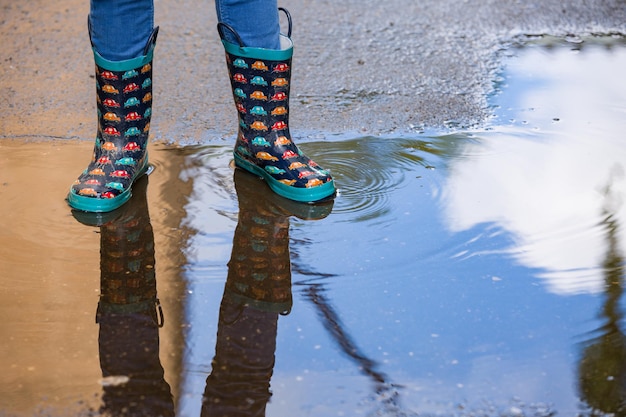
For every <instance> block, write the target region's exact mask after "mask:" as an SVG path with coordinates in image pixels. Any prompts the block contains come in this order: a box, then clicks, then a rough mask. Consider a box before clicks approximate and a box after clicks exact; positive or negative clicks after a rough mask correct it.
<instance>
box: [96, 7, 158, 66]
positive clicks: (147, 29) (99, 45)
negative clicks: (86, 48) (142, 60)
mask: <svg viewBox="0 0 626 417" xmlns="http://www.w3.org/2000/svg"><path fill="white" fill-rule="evenodd" d="M90 6H91V9H90V13H89V26H90V36H91V42H92V44H93V47H94V48H95V49H96V51H97V52H98V53H99V54H100V55H101V56H102V57H103V58H105V59H107V60H109V61H124V60H127V59H132V58H136V57H138V56H140V55H142V52H143V50H144V47H145V46H146V42H147V41H148V38H149V37H150V34H151V33H152V29H153V26H154V3H153V0H91V4H90Z"/></svg>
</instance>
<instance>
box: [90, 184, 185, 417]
mask: <svg viewBox="0 0 626 417" xmlns="http://www.w3.org/2000/svg"><path fill="white" fill-rule="evenodd" d="M147 183H148V180H147V177H145V176H144V177H142V178H141V179H139V180H138V181H137V183H136V184H135V187H134V193H133V197H132V198H131V199H130V201H129V202H128V203H127V204H125V205H124V206H123V207H122V208H120V209H118V211H116V212H115V213H116V218H115V219H114V220H112V221H109V222H107V223H105V224H103V225H101V227H100V232H101V237H100V242H101V243H100V244H101V246H100V271H101V279H100V287H101V288H100V291H101V294H100V302H99V303H98V312H97V316H96V320H97V322H98V323H99V325H100V335H99V347H100V366H101V368H102V376H103V382H104V394H103V405H102V410H101V411H102V412H103V414H106V415H109V414H110V415H114V416H173V415H174V405H173V401H172V395H171V393H170V387H169V385H168V384H167V382H166V381H165V379H164V376H163V367H162V366H161V362H160V359H159V327H160V326H161V325H162V324H163V315H162V312H161V308H160V305H159V302H158V299H157V298H156V277H155V273H154V235H153V232H152V225H151V224H150V218H149V217H148V206H147V201H146V185H147Z"/></svg>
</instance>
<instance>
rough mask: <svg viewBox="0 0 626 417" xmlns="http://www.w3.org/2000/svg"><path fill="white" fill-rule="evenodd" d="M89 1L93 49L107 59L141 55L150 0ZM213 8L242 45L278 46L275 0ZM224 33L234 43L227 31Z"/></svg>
mask: <svg viewBox="0 0 626 417" xmlns="http://www.w3.org/2000/svg"><path fill="white" fill-rule="evenodd" d="M90 1H91V10H90V13H89V23H90V27H91V33H90V36H91V42H92V44H93V46H94V48H95V49H96V51H98V53H99V54H100V55H102V57H103V58H105V59H107V60H109V61H123V60H127V59H132V58H136V57H138V56H141V55H142V53H143V49H144V47H145V46H146V42H147V41H148V38H149V37H150V33H152V29H153V27H154V2H153V0H90ZM215 9H216V11H217V18H218V20H219V21H220V22H224V23H226V24H228V25H230V26H231V27H232V28H233V29H235V30H236V31H237V33H238V34H239V36H240V37H241V39H242V40H243V42H244V44H245V45H246V46H251V47H256V48H267V49H280V43H279V36H278V35H279V32H280V27H279V23H278V5H277V0H215ZM258 22H263V24H261V25H260V24H258ZM226 36H227V40H229V41H231V42H233V43H235V40H234V38H232V37H231V36H230V33H228V32H227V33H226Z"/></svg>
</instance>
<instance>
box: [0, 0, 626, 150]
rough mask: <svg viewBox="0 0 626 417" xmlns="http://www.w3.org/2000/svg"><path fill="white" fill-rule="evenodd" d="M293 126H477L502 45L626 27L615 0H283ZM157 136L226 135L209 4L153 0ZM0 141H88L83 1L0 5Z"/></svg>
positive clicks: (365, 129)
mask: <svg viewBox="0 0 626 417" xmlns="http://www.w3.org/2000/svg"><path fill="white" fill-rule="evenodd" d="M281 5H282V6H284V7H286V8H288V9H289V10H290V11H291V14H292V15H293V19H294V30H293V40H294V43H295V52H294V61H293V68H294V72H293V80H292V91H291V93H292V96H291V97H292V98H291V103H290V104H291V119H290V126H291V130H292V135H294V136H296V137H297V136H301V137H312V138H321V137H332V136H334V135H339V136H341V135H353V134H355V135H390V134H391V135H396V134H397V135H405V134H412V133H414V132H421V131H423V130H427V131H428V130H432V129H435V130H437V129H443V130H445V129H448V128H451V127H453V128H458V127H460V128H469V127H473V126H481V125H484V124H486V123H488V122H489V119H490V116H491V115H492V110H491V109H490V108H489V107H488V96H489V94H490V93H492V92H493V91H494V83H495V82H496V80H497V77H498V72H499V71H500V69H501V66H502V57H503V53H504V51H505V50H506V48H507V47H508V46H509V45H511V44H512V43H516V42H519V41H523V40H524V39H525V37H526V36H536V35H544V34H548V35H554V36H558V37H563V38H566V37H567V38H568V39H572V40H573V41H574V42H578V39H579V38H583V39H584V37H586V36H590V35H593V34H625V33H626V1H624V0H567V1H563V0H543V1H532V0H524V1H521V0H436V1H435V0H429V1H416V0H385V1H373V0H333V1H330V0H318V1H307V0H289V1H283V2H281ZM155 8H156V17H155V21H156V24H157V25H159V26H160V27H161V32H160V35H159V42H158V46H157V51H156V55H155V77H154V78H155V85H154V92H155V99H156V100H155V113H154V115H153V122H152V133H153V136H154V137H155V138H156V139H158V140H164V141H167V142H178V143H198V142H201V143H206V142H210V141H214V140H223V139H229V138H232V136H233V135H234V134H235V129H236V115H235V113H234V109H233V108H232V97H231V95H230V94H231V93H230V90H229V85H228V80H227V76H226V68H225V65H224V55H223V50H222V47H221V44H220V43H219V40H218V36H217V32H216V29H215V25H216V17H215V10H214V6H213V2H209V1H204V2H200V1H197V0H182V1H165V0H155ZM0 9H1V10H2V13H1V17H0V39H1V40H2V42H0V60H1V65H0V91H1V92H2V94H0V109H1V111H2V117H1V118H0V139H2V138H17V139H35V140H39V139H69V138H80V139H91V138H92V137H93V134H94V132H95V116H94V113H95V93H94V78H93V63H92V56H91V53H90V47H89V42H88V37H87V29H86V20H87V13H88V9H89V2H88V1H79V0H58V1H54V2H50V1H45V0H35V1H28V2H14V1H9V0H1V1H0Z"/></svg>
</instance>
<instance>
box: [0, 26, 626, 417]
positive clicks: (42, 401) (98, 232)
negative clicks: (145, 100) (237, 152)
mask: <svg viewBox="0 0 626 417" xmlns="http://www.w3.org/2000/svg"><path fill="white" fill-rule="evenodd" d="M509 55H510V56H509V58H508V59H507V65H506V67H505V69H504V71H503V72H502V74H501V77H500V79H499V83H498V87H497V90H498V93H497V94H496V95H495V96H494V97H492V98H491V102H492V104H493V106H494V107H493V111H494V114H495V116H494V118H493V119H492V120H491V121H490V122H489V123H487V124H486V125H485V126H484V127H482V128H480V129H476V130H471V131H449V132H445V133H433V134H423V135H416V136H414V137H357V136H347V137H338V136H335V137H329V138H326V139H324V140H321V139H320V140H315V139H309V140H303V141H302V142H303V143H302V148H303V149H304V150H305V151H306V152H307V153H308V154H310V155H314V156H315V157H316V160H317V161H318V162H319V163H320V164H321V165H322V166H325V167H328V168H329V169H330V170H331V171H332V172H333V174H334V176H335V178H336V181H337V183H338V185H339V194H338V196H337V198H336V199H335V201H334V203H333V204H331V205H326V206H322V207H310V206H302V205H298V204H296V205H294V204H292V203H289V202H286V201H284V200H281V199H279V198H276V197H273V196H271V195H268V194H267V193H266V192H265V191H266V190H265V188H264V187H265V185H264V184H263V183H262V182H260V181H259V180H257V179H256V178H253V177H250V176H248V175H246V174H243V175H242V173H240V172H236V171H235V170H234V169H233V168H232V165H231V147H232V143H231V142H232V141H229V140H220V141H219V142H217V143H209V144H207V145H198V146H174V145H171V144H166V143H162V142H156V143H152V144H151V145H150V158H151V161H152V164H153V165H154V166H155V170H154V172H153V173H152V174H151V175H150V176H149V177H148V178H147V181H142V182H141V183H139V184H137V187H135V195H134V197H133V199H132V201H131V202H130V203H129V204H128V205H126V206H125V207H124V208H122V209H120V210H119V211H117V212H115V213H114V214H112V215H111V216H104V217H100V218H94V217H90V216H85V215H80V214H76V213H72V212H71V210H70V209H69V208H68V206H67V205H66V203H65V201H64V198H65V195H66V193H67V190H68V187H69V185H70V184H71V182H72V181H73V180H74V178H75V176H76V175H77V174H78V173H79V172H80V171H81V170H82V169H83V168H84V166H83V164H84V163H85V161H86V158H88V156H89V154H90V152H91V147H92V143H91V142H90V141H73V140H52V141H51V140H32V141H24V140H9V139H3V140H2V141H0V202H1V203H0V271H1V272H0V318H1V320H0V336H1V341H0V368H1V369H2V370H3V372H2V373H1V376H0V415H3V416H4V415H6V416H31V415H65V416H67V415H101V414H102V415H105V414H106V413H113V414H115V413H116V412H119V410H120V409H121V408H124V407H126V408H128V407H131V408H132V407H136V409H137V410H138V411H137V414H136V415H159V414H161V415H174V414H175V415H178V416H185V417H186V416H200V415H220V414H219V413H220V412H222V413H223V412H224V410H223V409H224V408H225V407H227V406H232V404H231V403H230V402H229V401H226V400H223V401H222V402H219V401H214V399H215V398H218V397H219V395H220V392H223V390H224V387H225V386H230V387H231V388H229V389H230V391H229V392H231V393H236V395H233V397H234V398H235V400H237V401H235V402H238V403H239V405H241V403H243V404H244V405H245V406H246V407H248V411H247V413H248V414H245V413H243V414H242V415H252V412H253V411H254V410H257V411H258V410H260V409H263V408H264V407H266V415H268V416H283V415H284V416H287V415H293V414H294V413H295V414H298V415H303V416H331V415H338V416H341V415H345V416H355V415H388V416H406V415H418V414H419V415H429V414H437V415H446V416H447V415H450V416H457V415H476V414H479V415H494V416H495V415H502V414H504V415H552V413H555V412H556V413H558V415H565V416H567V415H576V413H581V414H585V413H589V409H595V410H599V411H601V412H604V413H607V414H609V413H611V412H614V413H617V414H616V415H620V414H619V413H620V412H621V411H620V409H619V407H620V405H619V404H620V402H623V399H624V398H626V392H624V390H623V386H624V383H623V381H624V380H625V378H626V373H624V368H623V363H624V361H623V358H624V357H625V355H626V340H625V339H624V335H623V330H622V325H623V323H622V309H623V301H622V299H621V294H622V292H623V285H624V283H623V279H624V276H623V275H624V273H623V272H624V271H623V256H624V250H625V249H626V247H625V243H624V242H626V236H625V235H624V222H625V221H626V205H625V202H626V198H625V196H626V168H625V166H624V164H626V144H625V142H624V141H623V132H624V131H625V128H626V125H625V121H626V117H625V116H626V90H625V84H624V83H623V82H621V81H620V80H621V79H622V74H623V73H624V71H625V70H626V48H624V46H623V43H622V41H621V40H619V39H617V40H616V39H611V38H601V39H586V40H582V41H581V42H579V41H578V40H572V39H569V40H561V39H548V38H546V37H543V38H540V39H535V40H534V42H532V43H531V44H526V45H525V47H524V48H521V49H514V48H512V49H510V51H509ZM267 228H273V229H272V230H278V231H279V232H280V233H278V234H277V236H280V237H281V238H280V239H276V240H275V241H271V242H269V243H268V242H265V243H266V244H267V245H269V246H268V247H269V249H271V250H270V251H269V252H268V251H267V250H265V251H264V250H259V251H258V253H257V255H258V257H260V259H259V260H258V261H259V262H261V263H262V264H263V265H265V267H264V268H265V269H264V271H266V272H267V273H268V274H269V275H270V276H274V277H280V279H278V278H276V279H275V280H273V281H272V283H271V285H270V284H268V281H265V280H263V279H262V277H259V279H258V280H257V282H256V283H255V282H252V283H251V282H249V281H245V280H243V281H241V279H240V280H239V281H238V278H237V276H236V274H234V272H233V270H234V269H235V266H236V265H240V267H241V268H244V269H245V263H243V264H237V262H235V260H237V259H239V257H244V258H245V257H246V256H249V255H248V254H249V252H250V251H251V250H253V251H254V250H255V249H254V248H257V249H259V248H258V247H256V246H254V245H252V246H251V244H250V241H249V239H248V237H249V236H255V233H257V234H260V235H264V233H265V232H266V231H267ZM129 236H131V237H132V238H133V239H124V238H128V237H129ZM127 240H128V241H131V240H132V242H134V243H133V244H134V245H135V246H132V247H131V248H130V249H132V251H134V252H133V253H140V254H143V255H142V256H140V257H139V258H134V259H133V260H132V261H133V262H134V263H133V262H130V261H129V259H127V258H125V257H124V256H127V254H128V253H130V252H131V250H129V247H128V246H123V242H126V241H127ZM257 243H258V242H257ZM251 248H252V249H251ZM265 249H267V248H265ZM246 251H247V252H246ZM125 254H126V255H125ZM120 259H121V260H123V262H121V263H120V262H118V261H120ZM126 261H128V262H126ZM135 261H137V262H139V263H136V262H135ZM229 262H230V265H231V269H232V270H229V267H228V265H229ZM137 265H141V266H140V267H139V266H137ZM242 265H243V266H242ZM137 271H142V275H141V277H142V278H141V279H139V280H133V281H132V283H131V280H128V279H126V280H125V278H124V276H131V275H132V276H134V275H133V274H135V273H136V272H137ZM115 274H117V275H115ZM124 274H125V275H124ZM112 276H114V277H116V278H115V279H112V278H111V277H112ZM120 283H125V284H124V285H122V286H121V287H120ZM251 284H252V287H253V288H256V289H257V290H258V291H259V292H258V293H257V297H256V298H255V299H251V298H247V305H248V307H242V304H241V302H242V298H241V297H238V296H237V294H238V291H239V292H241V291H243V290H242V289H241V288H243V287H246V286H248V287H249V286H250V285H251ZM268 285H269V286H268ZM242 286H243V287H242ZM248 287H246V288H248ZM120 288H121V289H120ZM237 288H238V290H237ZM103 293H106V294H109V296H110V294H113V295H114V296H115V297H119V298H117V300H118V303H117V304H118V305H119V304H121V305H126V306H127V308H117V309H116V308H113V307H111V304H115V303H112V302H111V299H109V298H107V299H101V294H103ZM261 293H263V294H267V293H272V294H274V296H273V297H274V298H272V299H267V298H265V299H263V297H262V296H261V295H258V294H261ZM155 296H156V297H157V298H158V299H159V302H160V308H157V307H155V305H154V301H153V300H154V298H155ZM131 299H132V300H133V302H130V301H128V300H131ZM120 300H122V301H120ZM289 300H291V302H289ZM107 301H108V303H107ZM99 303H100V307H98V306H99ZM129 305H131V306H133V307H132V308H130V307H128V306H129ZM160 312H162V313H163V317H162V318H161V316H160ZM281 313H284V314H281ZM285 313H288V314H285ZM159 324H162V327H158V325H159ZM234 339H235V340H239V341H240V342H241V343H238V344H236V346H237V349H233V348H232V347H229V346H231V345H229V344H228V343H227V341H228V340H234ZM220 370H222V371H223V372H221V373H220V372H219V371H220ZM241 372H246V375H248V377H247V378H243V379H239V380H236V381H235V380H234V379H233V378H235V377H236V376H237V375H240V374H241ZM209 375H211V377H209ZM270 377H271V378H270ZM207 378H208V379H207ZM228 384H233V385H228ZM267 384H270V386H271V392H272V396H271V398H268V392H267ZM227 391H228V390H227ZM607 393H608V394H607ZM138 395H139V397H138ZM137 398H141V400H140V401H139V402H137ZM203 398H205V399H207V401H205V406H204V408H203V406H202V404H203ZM238 400H241V401H238ZM134 403H138V404H137V405H135V406H132V404H134ZM220 407H221V408H220ZM622 411H623V410H622ZM472 413H474V414H472Z"/></svg>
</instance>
